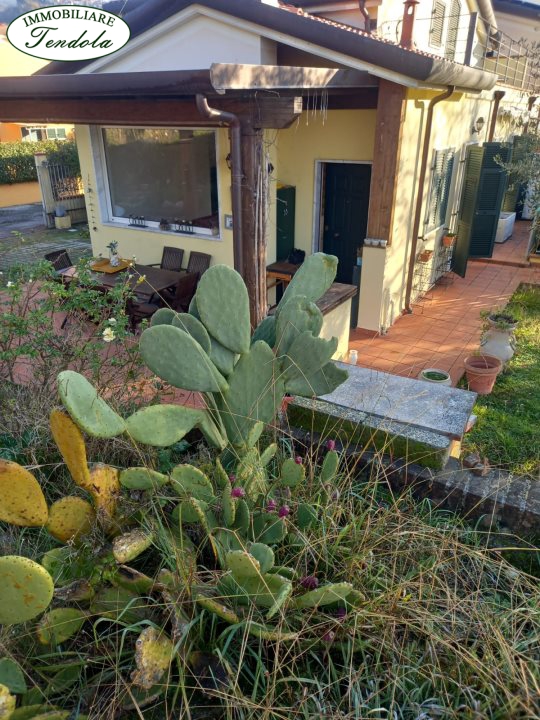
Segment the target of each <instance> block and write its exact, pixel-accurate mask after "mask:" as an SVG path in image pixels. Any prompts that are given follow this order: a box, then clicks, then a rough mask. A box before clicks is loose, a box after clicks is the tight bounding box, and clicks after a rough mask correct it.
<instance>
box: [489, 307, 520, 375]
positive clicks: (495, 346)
mask: <svg viewBox="0 0 540 720" xmlns="http://www.w3.org/2000/svg"><path fill="white" fill-rule="evenodd" d="M484 317H485V321H486V322H485V324H484V334H483V336H482V343H481V345H482V352H485V353H487V354H488V355H495V357H498V358H500V359H501V360H502V361H503V363H505V362H508V360H510V359H511V358H512V357H513V356H514V353H515V351H516V341H515V338H514V330H515V329H516V327H517V325H518V321H517V319H516V318H515V317H514V316H513V315H512V314H511V313H509V312H508V311H504V310H500V311H492V312H491V313H488V314H486V315H485V316H484Z"/></svg>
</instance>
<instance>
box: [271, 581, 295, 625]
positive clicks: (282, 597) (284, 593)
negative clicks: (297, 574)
mask: <svg viewBox="0 0 540 720" xmlns="http://www.w3.org/2000/svg"><path fill="white" fill-rule="evenodd" d="M278 577H279V575H278ZM283 579H284V580H286V578H283ZM292 591H293V586H292V583H291V582H284V583H283V585H282V586H281V589H280V590H279V592H278V593H277V595H276V599H275V602H274V604H273V605H272V607H271V608H270V610H268V612H267V613H266V619H267V620H271V619H272V618H273V617H274V615H276V613H278V612H279V611H280V610H281V608H282V607H283V606H284V605H285V603H286V602H287V599H288V598H289V597H290V595H291V594H292Z"/></svg>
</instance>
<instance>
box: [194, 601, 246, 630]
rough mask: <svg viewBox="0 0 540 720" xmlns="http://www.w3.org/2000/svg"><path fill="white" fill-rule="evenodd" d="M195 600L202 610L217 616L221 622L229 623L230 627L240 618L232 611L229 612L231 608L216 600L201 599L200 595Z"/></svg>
mask: <svg viewBox="0 0 540 720" xmlns="http://www.w3.org/2000/svg"><path fill="white" fill-rule="evenodd" d="M195 600H196V602H197V604H198V605H200V606H201V607H202V608H204V609H205V610H208V611H209V612H211V613H214V615H217V616H218V617H220V618H221V619H222V620H226V621H227V622H228V623H231V625H236V623H239V622H240V618H239V617H238V615H237V614H236V613H235V612H234V610H231V608H229V607H227V606H226V605H224V604H223V603H222V602H221V601H220V600H219V599H217V598H210V597H203V596H202V595H199V596H197V597H196V598H195Z"/></svg>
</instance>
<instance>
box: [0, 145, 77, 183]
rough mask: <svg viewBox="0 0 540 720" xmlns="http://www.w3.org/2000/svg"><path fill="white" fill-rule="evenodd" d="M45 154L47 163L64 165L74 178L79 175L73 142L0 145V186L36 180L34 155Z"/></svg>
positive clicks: (75, 146) (75, 148) (75, 147)
mask: <svg viewBox="0 0 540 720" xmlns="http://www.w3.org/2000/svg"><path fill="white" fill-rule="evenodd" d="M40 152H43V153H46V154H47V157H48V160H49V162H51V163H58V164H62V165H66V166H67V168H68V169H69V172H70V174H72V175H73V176H74V177H77V176H79V175H80V173H81V170H80V165H79V155H78V152H77V144H76V143H75V141H74V140H64V141H61V140H43V141H41V142H11V143H0V185H13V184H15V183H23V182H33V181H35V180H37V172H36V164H35V161H34V155H35V154H36V153H40Z"/></svg>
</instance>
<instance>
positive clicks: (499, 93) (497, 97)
mask: <svg viewBox="0 0 540 720" xmlns="http://www.w3.org/2000/svg"><path fill="white" fill-rule="evenodd" d="M505 95H506V93H505V91H504V90H495V92H494V93H493V108H492V110H491V120H490V123H489V132H488V137H487V141H488V142H492V140H493V136H494V135H495V126H496V125H497V115H498V114H499V105H500V104H501V100H502V99H503V97H504V96H505Z"/></svg>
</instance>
